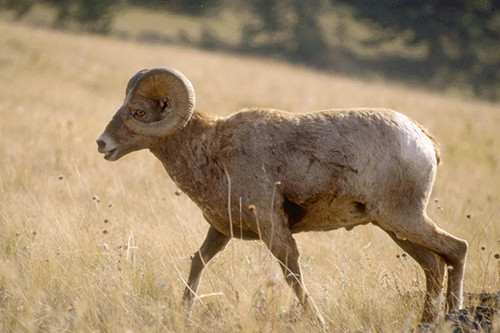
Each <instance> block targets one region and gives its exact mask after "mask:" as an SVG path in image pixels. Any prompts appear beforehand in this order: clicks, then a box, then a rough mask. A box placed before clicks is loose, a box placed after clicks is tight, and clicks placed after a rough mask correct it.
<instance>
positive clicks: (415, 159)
mask: <svg viewBox="0 0 500 333" xmlns="http://www.w3.org/2000/svg"><path fill="white" fill-rule="evenodd" d="M395 120H396V124H397V125H398V127H399V139H400V144H401V157H402V158H403V160H405V161H408V162H411V163H412V164H415V165H422V164H424V165H429V163H431V164H435V162H434V161H435V159H436V152H435V150H434V144H433V143H432V140H431V139H430V138H429V137H428V136H427V135H425V133H424V132H422V130H421V129H420V128H419V127H418V125H416V124H415V123H414V122H413V121H411V120H410V119H409V118H408V117H406V116H405V115H403V114H401V113H396V116H395Z"/></svg>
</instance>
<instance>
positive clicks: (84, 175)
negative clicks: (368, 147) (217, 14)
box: [0, 21, 500, 332]
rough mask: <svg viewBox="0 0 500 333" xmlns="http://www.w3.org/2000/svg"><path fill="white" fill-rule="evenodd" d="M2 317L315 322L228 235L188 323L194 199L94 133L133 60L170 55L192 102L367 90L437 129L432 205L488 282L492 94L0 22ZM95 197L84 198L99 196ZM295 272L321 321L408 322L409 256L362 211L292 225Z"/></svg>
mask: <svg viewBox="0 0 500 333" xmlns="http://www.w3.org/2000/svg"><path fill="white" fill-rule="evenodd" d="M0 45H2V47H1V49H0V75H1V78H2V80H1V81H0V114H1V119H2V121H1V122H0V157H1V161H2V163H1V164H0V330H1V331H52V332H61V331H83V332H85V331H116V332H121V331H126V330H128V331H131V332H149V331H172V332H182V331H202V332H203V331H223V332H229V331H240V332H254V331H264V332H270V331H276V332H278V331H289V332H301V331H310V330H317V329H318V328H317V327H316V326H314V323H312V322H311V321H309V320H307V318H303V319H299V320H293V316H287V315H286V314H283V312H284V310H287V309H288V308H289V307H290V306H291V305H292V306H293V304H294V298H293V295H292V293H291V292H290V291H289V289H288V287H287V286H286V284H285V283H284V281H283V278H282V276H281V272H280V270H279V267H278V265H277V263H276V262H275V260H274V259H273V258H271V256H270V255H269V253H268V252H267V250H266V249H265V248H264V247H263V245H261V244H260V243H259V242H242V241H233V242H232V243H231V244H230V246H229V247H228V248H227V249H226V250H225V251H224V252H223V253H221V254H220V255H219V256H218V257H217V258H216V259H214V262H213V263H211V264H210V265H209V267H208V269H207V271H206V273H205V274H204V277H203V281H202V284H201V288H200V293H201V295H202V296H201V299H200V301H198V302H197V303H196V304H195V310H194V313H193V316H192V318H191V320H189V326H186V325H185V324H186V321H187V320H186V318H185V315H184V314H183V312H182V308H181V294H182V289H183V286H184V282H183V279H184V278H186V276H187V270H188V266H189V255H190V254H191V253H192V252H194V251H196V250H197V248H198V246H199V245H200V244H201V242H202V240H203V238H204V234H205V232H206V230H207V224H206V223H205V222H204V221H203V218H202V217H201V214H200V212H199V210H198V209H197V208H196V207H195V206H194V205H193V204H192V203H191V202H190V201H189V199H188V198H186V197H185V196H175V195H174V192H175V190H176V188H175V186H174V184H173V183H172V182H171V181H170V180H169V179H168V177H167V175H166V174H165V172H164V170H163V169H162V167H161V165H160V163H159V162H158V161H156V160H155V159H154V157H153V156H152V155H150V154H149V153H148V152H138V153H133V154H131V155H129V156H126V157H124V158H123V159H122V160H120V161H119V162H116V163H108V162H106V161H104V160H103V159H102V156H101V155H99V154H98V153H97V152H96V145H95V142H94V140H95V138H96V137H97V136H98V135H99V134H100V132H101V131H102V129H103V128H104V126H105V124H106V123H107V122H108V120H109V118H110V117H111V115H112V114H113V113H114V111H115V110H116V108H117V107H118V106H119V105H120V104H121V102H122V98H123V95H124V90H125V84H126V82H127V80H128V79H129V77H130V76H131V75H132V74H134V73H135V72H136V71H137V70H139V69H142V68H146V67H153V66H171V67H175V68H178V69H180V70H181V71H183V72H184V73H185V74H186V75H187V76H188V77H189V78H190V79H191V80H192V82H193V84H194V86H195V88H196V90H197V99H198V108H199V109H202V110H205V111H208V112H212V113H216V114H220V115H227V114H229V113H231V112H234V111H235V110H237V109H239V108H241V107H246V106H271V107H276V108H280V109H288V110H291V111H308V110H314V109H325V108H331V107H349V106H380V107H390V108H394V109H397V110H400V111H402V112H404V113H406V114H408V115H410V116H411V117H413V118H415V119H417V120H418V121H419V122H420V123H422V124H423V125H425V126H426V127H429V128H430V129H431V131H432V132H433V133H434V134H435V136H436V137H437V138H438V140H439V141H440V142H441V145H442V149H443V151H444V158H445V163H444V165H443V166H442V167H440V170H439V172H438V178H437V183H436V186H435V190H434V194H433V197H432V202H431V204H430V207H429V213H430V215H431V216H432V217H433V218H434V219H435V221H436V222H437V223H438V224H439V225H440V226H442V227H443V228H444V229H446V230H448V231H450V232H452V233H453V234H455V235H457V236H459V237H462V238H465V239H467V240H468V241H469V244H470V253H469V257H468V266H467V272H466V279H465V289H466V290H468V291H471V292H481V291H487V292H493V291H497V290H499V289H500V281H499V278H500V277H499V273H500V272H499V270H500V266H499V265H500V261H499V260H497V259H495V257H494V255H495V254H497V253H500V242H499V240H500V223H498V220H499V215H500V179H499V178H498V175H499V174H500V165H499V163H500V160H499V156H500V146H499V145H498V143H499V142H500V131H499V128H500V112H499V109H500V108H499V106H500V105H499V104H488V103H485V102H481V101H477V100H466V99H462V98H461V97H460V96H451V95H447V96H443V95H441V94H437V93H434V92H431V91H421V90H416V89H412V88H408V87H403V86H399V85H394V84H390V83H387V82H378V81H372V82H362V81H359V80H353V79H350V78H348V77H340V76H335V75H329V74H324V73H321V72H314V71H311V70H309V69H306V68H301V67H291V66H289V65H286V64H282V63H278V62H268V61H263V60H258V59H252V58H237V57H232V56H227V55H223V54H213V53H204V52H200V51H198V50H191V49H184V48H178V47H168V46H149V45H145V44H141V45H140V44H134V43H131V42H123V41H119V40H114V39H106V38H101V37H94V36H88V35H82V34H80V35H71V34H63V33H58V32H53V31H47V30H34V29H32V28H28V27H25V26H22V25H17V24H13V23H7V22H5V21H0ZM96 196H97V197H98V199H97V197H96ZM297 240H298V244H299V247H300V249H301V252H302V259H301V260H302V266H303V270H304V275H305V280H306V284H307V286H308V289H309V291H310V292H311V294H312V295H313V298H314V300H315V302H316V303H317V305H318V307H319V308H320V310H321V311H322V312H323V314H324V316H325V318H326V319H327V321H328V323H329V328H330V330H331V331H333V332H352V331H360V332H388V331H401V330H405V329H408V328H410V327H412V326H413V325H415V322H416V318H417V315H418V311H419V307H420V303H421V302H420V301H421V300H420V299H415V298H411V297H407V293H408V292H413V291H419V290H423V288H424V280H423V274H422V272H421V270H420V268H419V267H417V265H416V264H415V263H414V262H413V261H412V260H411V259H409V258H408V257H402V256H401V257H399V258H396V256H397V255H399V254H402V252H401V250H399V249H398V248H397V247H396V246H395V245H393V243H392V242H391V241H390V239H389V238H388V237H387V236H385V235H384V234H383V233H382V232H381V231H379V230H377V229H376V228H372V227H359V228H356V229H354V230H353V231H351V232H349V233H348V232H346V231H344V230H339V231H335V232H328V233H308V234H299V235H297Z"/></svg>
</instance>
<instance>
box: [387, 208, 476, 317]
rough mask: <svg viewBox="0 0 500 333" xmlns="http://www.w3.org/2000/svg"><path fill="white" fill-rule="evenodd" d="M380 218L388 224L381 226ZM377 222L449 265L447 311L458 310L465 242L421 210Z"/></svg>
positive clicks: (465, 249)
mask: <svg viewBox="0 0 500 333" xmlns="http://www.w3.org/2000/svg"><path fill="white" fill-rule="evenodd" d="M409 216H414V217H413V218H411V217H409ZM382 221H386V222H389V224H386V225H382V223H381V222H382ZM379 225H380V226H381V227H382V228H383V229H385V230H391V231H393V232H394V233H395V234H396V235H397V236H396V237H397V238H399V239H405V240H407V241H408V242H410V243H413V244H418V245H420V246H422V247H424V248H426V249H428V250H430V251H432V252H434V253H436V254H438V255H439V256H441V258H443V260H444V261H445V262H446V264H447V265H448V266H449V269H448V290H447V295H446V308H447V309H446V310H447V311H452V310H456V309H460V308H461V307H462V292H463V291H462V288H463V277H464V271H465V257H466V255H467V247H468V245H467V242H466V241H465V240H463V239H460V238H457V237H455V236H452V235H450V234H449V233H447V232H446V231H444V230H442V229H440V228H439V227H437V226H436V225H435V224H434V222H433V221H432V220H431V219H430V218H429V217H427V216H426V215H425V214H422V213H419V214H418V215H417V214H405V215H402V217H400V218H392V219H391V218H389V219H384V220H380V221H379Z"/></svg>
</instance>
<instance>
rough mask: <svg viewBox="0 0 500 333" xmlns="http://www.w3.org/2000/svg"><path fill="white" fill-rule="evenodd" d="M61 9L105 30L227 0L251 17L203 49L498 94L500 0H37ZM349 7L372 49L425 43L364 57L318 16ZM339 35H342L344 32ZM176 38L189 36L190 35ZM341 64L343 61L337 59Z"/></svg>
mask: <svg viewBox="0 0 500 333" xmlns="http://www.w3.org/2000/svg"><path fill="white" fill-rule="evenodd" d="M36 1H37V0H0V7H3V8H8V9H11V10H14V11H15V13H16V16H17V17H18V18H21V17H22V16H23V15H25V14H26V13H28V12H29V11H30V9H31V8H32V6H33V4H34V3H35V2H36ZM38 1H41V2H45V3H47V4H50V5H51V6H53V7H54V8H56V11H57V15H56V19H55V21H54V23H53V24H54V26H56V27H58V28H65V27H67V26H70V25H73V26H74V25H75V24H76V25H77V26H78V28H79V29H83V30H86V31H91V32H97V33H107V32H109V30H110V26H111V23H112V20H113V15H114V14H116V13H117V12H118V11H119V9H120V8H124V7H126V6H127V5H134V6H144V7H149V8H155V9H162V10H169V11H175V12H179V13H182V14H184V15H192V16H203V15H211V14H212V13H213V12H214V10H216V9H217V8H221V7H223V6H225V5H233V6H235V5H236V6H237V7H238V8H241V9H242V10H246V11H248V12H250V13H251V14H252V15H253V17H254V18H255V20H254V23H252V24H247V25H246V26H244V27H243V33H242V37H241V41H240V42H239V44H238V45H236V46H235V45H228V44H226V43H225V42H223V41H221V40H219V39H218V38H217V36H216V35H215V34H214V33H213V32H212V31H211V30H209V29H205V30H204V31H203V33H202V38H201V40H200V41H196V42H193V41H188V42H190V43H191V45H197V46H199V47H203V48H210V49H220V50H226V51H234V52H250V53H255V54H260V55H264V56H271V57H276V58H281V59H285V60H288V61H292V62H300V63H304V64H307V65H311V66H315V67H319V68H323V69H328V70H336V71H349V72H355V73H357V74H359V75H363V73H366V72H375V73H379V74H382V75H385V76H388V77H391V78H395V79H402V80H411V81H416V82H423V83H425V84H426V85H428V86H432V87H438V88H442V87H448V86H468V87H470V88H471V89H472V90H473V91H474V93H475V94H476V95H477V96H480V97H483V98H489V99H500V87H499V82H500V12H499V11H500V0H307V1H304V0H252V1H244V0H38ZM339 6H343V7H344V8H350V9H351V12H352V13H353V15H354V19H355V20H356V21H357V22H364V23H366V24H367V25H369V26H371V27H373V28H374V30H376V31H377V33H376V34H373V35H372V37H370V38H369V39H366V40H364V41H362V45H364V46H365V47H366V48H374V47H377V46H381V45H384V43H388V42H391V41H392V40H394V39H396V38H397V39H398V40H403V41H404V43H405V44H404V45H406V46H407V47H408V48H415V47H420V48H422V47H423V48H424V49H425V55H423V56H420V57H419V58H415V57H407V56H392V57H391V56H387V55H380V56H374V57H372V58H366V57H363V56H362V55H360V54H357V53H356V52H355V51H354V50H351V49H348V48H347V47H345V46H343V45H335V46H334V45H330V44H329V43H328V42H327V41H326V40H327V39H328V38H326V37H329V36H328V34H335V33H336V32H335V31H327V30H325V29H324V27H323V26H322V25H321V23H320V21H319V17H320V14H321V13H324V11H325V10H332V8H334V9H335V8H339ZM340 37H341V36H340ZM178 42H180V43H183V42H184V43H185V42H186V41H185V39H181V40H179V41H178ZM339 63H340V64H342V65H341V66H339Z"/></svg>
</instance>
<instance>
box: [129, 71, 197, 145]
mask: <svg viewBox="0 0 500 333" xmlns="http://www.w3.org/2000/svg"><path fill="white" fill-rule="evenodd" d="M141 72H142V73H141ZM141 72H138V73H137V74H135V75H134V76H133V77H132V78H131V79H130V81H129V85H132V84H133V83H134V82H133V81H134V80H136V81H137V83H135V86H133V87H132V88H130V87H129V86H127V91H129V92H130V93H131V94H132V96H134V95H139V96H143V97H146V98H149V99H153V100H159V99H161V98H162V97H164V96H165V95H168V96H169V97H170V103H171V106H170V109H171V110H170V112H169V113H168V114H167V116H166V117H165V118H163V119H161V120H159V121H157V122H154V123H143V122H141V121H139V120H137V119H135V118H132V117H130V116H129V117H126V118H124V122H125V125H126V126H127V127H128V128H129V129H130V130H131V131H133V132H135V133H138V134H143V135H149V136H158V137H162V136H167V135H169V134H171V133H172V132H175V131H177V130H180V129H182V128H184V126H186V124H187V123H188V121H189V119H190V118H191V115H192V114H193V111H194V103H195V95H194V88H193V86H192V85H191V82H189V80H188V79H187V78H186V77H185V76H184V74H182V73H181V72H179V71H177V70H175V69H172V68H153V69H150V70H146V71H141ZM136 77H137V78H136Z"/></svg>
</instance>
